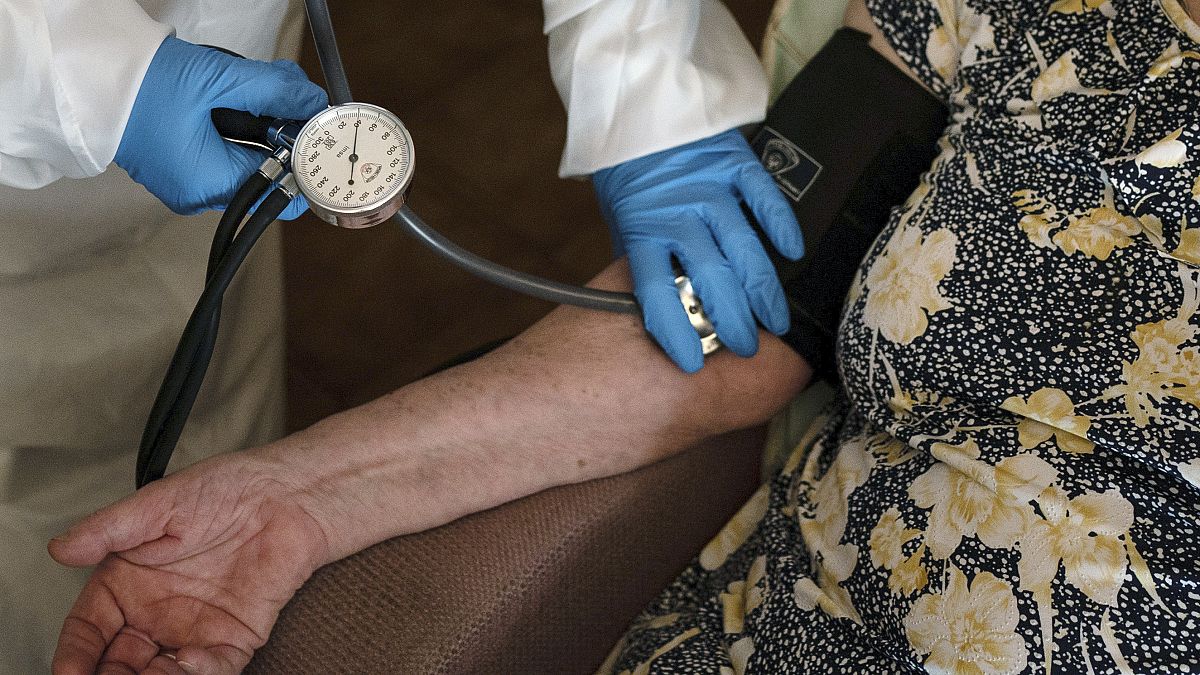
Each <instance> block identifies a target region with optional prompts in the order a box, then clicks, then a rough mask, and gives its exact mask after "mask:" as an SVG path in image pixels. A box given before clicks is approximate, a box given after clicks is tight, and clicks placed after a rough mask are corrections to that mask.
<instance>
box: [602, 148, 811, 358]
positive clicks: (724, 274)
mask: <svg viewBox="0 0 1200 675" xmlns="http://www.w3.org/2000/svg"><path fill="white" fill-rule="evenodd" d="M592 179H593V182H594V183H595V186H596V194H597V196H598V197H599V199H600V205H601V208H602V209H603V210H604V216H605V218H606V219H607V220H608V222H609V224H610V225H611V226H612V227H613V228H614V229H615V230H616V232H617V235H618V238H619V241H618V242H617V244H618V254H620V253H621V247H623V248H624V251H625V252H627V253H628V255H629V266H630V269H631V271H632V274H633V286H634V294H635V295H636V296H637V299H638V302H639V303H640V304H641V306H642V311H643V315H644V320H645V324H646V330H648V331H649V332H650V334H651V335H653V336H654V339H655V340H657V341H658V344H660V345H662V347H663V349H664V350H666V352H667V355H668V356H670V357H671V359H672V360H673V361H675V363H677V364H678V365H679V367H681V368H683V369H684V370H685V371H687V372H689V373H692V372H696V371H697V370H700V368H701V367H702V366H703V365H704V355H703V352H702V351H701V347H700V338H699V337H698V336H697V334H696V331H695V329H693V328H692V324H691V322H689V321H688V317H687V312H686V310H685V309H684V307H683V303H681V302H680V300H679V292H678V291H677V290H676V288H675V273H674V272H673V271H672V266H671V258H672V256H674V257H675V258H677V259H678V260H679V262H680V263H681V264H682V266H683V269H684V272H685V273H686V274H687V275H688V276H689V277H691V279H692V286H693V287H694V288H695V290H696V293H697V295H698V296H699V297H700V302H701V303H702V304H703V305H704V311H705V313H706V314H707V315H708V317H709V318H710V319H711V320H712V322H713V326H714V328H716V331H717V336H718V337H719V338H720V339H721V342H722V343H723V344H724V345H725V346H727V347H728V348H729V349H730V350H731V351H733V352H734V353H735V354H738V355H739V356H753V355H754V353H755V352H757V351H758V328H757V326H756V324H755V321H754V317H758V320H759V321H760V322H762V325H763V326H765V327H766V328H767V330H769V331H771V332H772V333H775V334H777V335H782V334H783V333H786V332H787V331H788V328H789V323H790V313H789V311H788V306H787V301H786V300H785V299H784V295H783V288H782V287H781V286H780V284H779V276H778V275H777V274H776V273H775V268H774V267H773V266H772V265H771V261H770V259H769V258H768V257H767V253H766V250H764V249H763V247H762V244H761V242H760V241H759V239H758V236H757V235H755V233H754V230H753V229H751V227H750V223H749V222H747V220H746V217H745V215H744V214H743V212H742V210H741V207H740V202H741V201H745V202H746V204H748V205H749V206H750V210H751V212H752V213H753V214H754V217H755V218H756V219H757V220H758V222H759V224H760V225H761V227H762V228H763V230H764V231H765V232H766V233H767V235H768V237H770V239H771V243H773V244H774V245H775V248H776V249H777V250H778V251H779V252H780V253H781V254H783V255H784V256H786V257H787V258H790V259H792V260H796V259H798V258H800V256H802V255H804V239H803V236H802V235H801V234H800V225H799V223H797V222H796V216H795V214H794V213H793V212H792V209H791V207H790V206H789V205H788V203H787V199H786V198H785V197H784V196H783V193H781V192H780V191H779V188H777V187H776V186H775V181H774V180H773V179H772V178H771V176H770V174H768V173H767V171H766V170H765V169H764V168H763V167H762V165H761V164H760V163H759V162H758V157H757V156H755V153H754V151H753V150H752V149H751V148H750V145H749V144H748V143H747V142H746V139H745V138H743V137H742V135H741V134H740V133H738V132H737V130H730V131H727V132H725V133H722V134H717V135H716V136H712V137H710V138H706V139H703V140H699V141H695V142H693V143H689V144H687V145H682V146H679V147H677V148H672V149H670V150H664V151H662V152H658V153H655V154H652V155H647V156H645V157H639V158H637V159H634V160H631V161H628V162H625V163H623V164H618V165H617V166H615V167H612V168H610V169H602V170H600V171H597V172H596V173H595V175H594V176H593V177H592Z"/></svg>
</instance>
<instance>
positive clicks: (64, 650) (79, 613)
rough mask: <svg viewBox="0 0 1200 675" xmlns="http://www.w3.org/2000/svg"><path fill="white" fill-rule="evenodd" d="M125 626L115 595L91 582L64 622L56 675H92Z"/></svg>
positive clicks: (55, 667) (56, 659)
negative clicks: (106, 650)
mask: <svg viewBox="0 0 1200 675" xmlns="http://www.w3.org/2000/svg"><path fill="white" fill-rule="evenodd" d="M124 625H125V617H124V616H123V615H122V614H121V609H120V608H119V607H118V606H117V601H116V599H115V598H113V596H112V593H111V592H110V591H109V590H108V588H107V587H105V586H103V585H101V584H98V583H96V582H95V581H94V580H93V581H89V582H88V584H87V585H86V586H84V588H83V591H82V592H81V593H80V594H79V599H77V600H76V601H75V606H74V607H72V608H71V612H70V614H68V615H67V618H66V620H64V621H63V627H62V631H61V632H60V633H59V636H58V646H57V648H55V650H54V661H53V662H52V664H51V670H52V672H53V673H54V675H92V673H93V672H95V670H96V666H97V664H98V663H99V662H100V657H101V656H102V655H103V654H104V650H105V649H107V648H108V645H109V643H110V642H112V640H113V638H114V637H116V635H117V631H119V630H120V629H121V628H122V627H123V626H124Z"/></svg>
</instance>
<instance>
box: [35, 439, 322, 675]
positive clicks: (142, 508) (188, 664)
mask: <svg viewBox="0 0 1200 675" xmlns="http://www.w3.org/2000/svg"><path fill="white" fill-rule="evenodd" d="M283 475H284V469H283V468H282V467H280V466H278V465H273V464H271V463H268V462H267V461H265V460H263V459H261V458H256V457H254V456H252V455H248V454H247V453H237V454H230V455H223V456H218V457H215V458H213V459H210V460H208V461H205V462H201V463H200V464H197V465H196V466H193V467H191V468H189V469H187V470H185V471H183V472H180V473H178V474H174V475H171V476H168V477H167V478H165V479H163V480H161V481H158V482H156V483H153V484H151V485H149V486H147V487H145V488H143V489H142V490H140V491H138V492H137V493H135V494H134V495H131V496H130V497H128V498H126V499H124V500H122V501H120V502H117V503H116V504H113V505H112V506H109V507H107V508H104V509H102V510H100V511H98V512H96V513H95V514H93V515H91V516H89V517H87V518H85V519H84V520H82V521H80V522H79V523H78V524H76V525H75V526H74V527H72V528H71V529H70V530H68V531H67V532H66V533H65V534H63V535H60V537H57V538H55V539H54V540H52V541H51V542H50V554H51V556H53V558H54V559H55V560H57V561H58V562H60V563H62V564H64V565H70V566H86V565H95V564H97V563H99V567H97V568H96V569H95V571H94V572H93V573H92V576H91V578H90V579H89V580H88V582H87V585H86V586H85V587H84V589H83V591H82V592H81V593H80V596H79V599H78V600H77V601H76V603H75V606H74V608H72V610H71V612H70V614H69V615H68V617H67V619H66V621H65V622H64V624H63V628H62V633H61V635H60V636H59V642H58V649H57V651H56V653H55V655H54V662H53V672H54V673H55V675H84V674H87V675H90V674H91V673H93V672H100V673H129V672H134V673H154V674H156V675H162V674H165V673H171V674H181V673H187V674H189V675H190V674H192V673H204V674H205V675H226V674H228V675H233V674H235V673H239V672H241V670H242V668H244V667H245V666H246V664H247V663H248V662H249V661H250V657H251V656H252V655H253V653H254V650H255V649H257V648H258V647H261V646H262V645H263V644H264V643H265V642H266V640H267V636H268V634H269V633H270V631H271V627H272V626H273V625H274V623H275V620H276V618H277V616H278V614H279V610H280V609H281V608H282V607H283V605H284V604H285V603H286V602H287V601H288V599H290V598H291V597H292V595H293V594H294V593H295V591H296V589H298V588H299V587H300V585H301V584H302V583H304V581H305V580H306V579H307V578H308V577H309V576H310V575H311V574H312V572H313V571H314V570H315V569H316V568H317V567H318V566H320V565H321V564H323V563H324V562H326V557H327V550H328V546H327V544H326V542H325V539H324V534H323V532H322V530H321V528H320V526H319V525H318V524H317V523H316V521H314V519H313V518H312V517H311V516H310V515H309V513H308V512H307V511H305V509H304V508H303V507H302V506H301V505H300V504H301V502H300V501H299V495H298V494H297V490H296V489H295V488H293V487H291V486H289V484H287V483H285V482H284V481H283V480H281V476H283ZM168 654H170V655H171V656H168ZM172 656H173V658H172Z"/></svg>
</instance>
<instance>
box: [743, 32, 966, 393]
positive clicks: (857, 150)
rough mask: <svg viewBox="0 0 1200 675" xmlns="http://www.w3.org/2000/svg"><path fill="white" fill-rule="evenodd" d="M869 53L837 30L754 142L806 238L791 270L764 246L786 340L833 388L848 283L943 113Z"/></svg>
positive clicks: (939, 128) (900, 198)
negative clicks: (778, 286)
mask: <svg viewBox="0 0 1200 675" xmlns="http://www.w3.org/2000/svg"><path fill="white" fill-rule="evenodd" d="M868 42H869V38H868V36H867V35H866V34H865V33H861V32H859V31H856V30H853V29H849V28H843V29H842V30H839V31H838V32H837V33H836V34H835V35H834V36H833V38H832V39H830V41H829V42H828V43H827V44H826V45H825V47H824V48H822V49H821V51H820V52H819V53H818V54H817V55H816V56H815V57H813V59H812V61H810V62H809V64H808V65H807V66H806V67H805V68H804V70H802V71H801V72H800V74H798V75H797V76H796V78H795V79H794V80H792V82H791V84H789V85H788V87H787V89H786V90H784V92H783V93H782V94H781V95H780V96H779V98H778V100H777V101H776V102H775V105H773V106H772V107H771V109H770V110H769V111H768V112H767V119H766V121H765V122H764V123H763V125H762V127H760V128H759V130H758V131H757V133H756V134H755V135H754V136H753V140H752V145H753V146H754V148H755V150H756V151H758V153H759V157H760V158H761V160H762V163H763V165H764V166H765V167H766V168H767V170H768V171H770V172H771V175H772V176H774V178H775V182H776V183H777V184H778V185H779V188H780V189H781V190H783V192H784V194H785V195H786V196H787V197H788V199H789V201H790V202H791V205H792V208H793V210H794V211H795V212H796V218H797V219H798V220H799V221H800V227H801V229H802V230H803V232H804V242H805V249H806V253H805V255H804V257H803V258H802V259H800V260H799V261H796V262H792V261H789V260H787V259H785V258H783V257H782V256H780V255H778V253H777V252H776V251H775V250H774V248H773V247H772V246H771V245H770V244H769V243H765V248H766V249H767V251H768V253H769V255H771V258H772V262H773V263H774V264H775V269H776V271H777V272H778V273H779V279H780V281H781V282H782V284H783V290H784V293H785V295H786V296H787V299H788V305H789V306H790V309H791V318H792V326H791V330H790V331H789V332H788V333H787V334H786V335H784V336H783V340H784V342H786V343H787V344H788V345H790V346H791V347H792V348H793V349H795V350H796V351H797V352H798V353H799V354H800V355H801V356H802V357H804V359H805V360H806V361H808V363H809V365H811V366H812V368H813V370H814V371H816V373H817V374H818V375H819V376H822V377H825V378H828V379H833V378H835V377H836V368H835V366H834V341H835V335H836V333H837V327H838V322H839V320H840V317H841V311H842V304H843V301H844V299H845V297H846V292H847V290H848V289H849V287H850V283H851V281H852V280H853V278H854V275H855V273H856V272H857V271H858V268H859V265H860V264H861V262H862V259H863V257H864V256H865V255H866V253H867V250H868V249H869V248H870V246H871V244H872V243H873V242H874V240H875V238H876V237H877V236H878V235H879V232H880V231H881V230H882V229H883V227H884V225H885V224H886V223H887V221H888V217H889V215H890V213H891V210H892V208H893V207H894V206H896V205H898V204H901V203H903V202H904V201H905V200H907V198H908V197H909V195H910V194H912V192H913V190H914V189H915V188H916V187H917V184H918V182H919V180H920V176H921V174H922V173H924V172H925V171H927V170H928V169H929V166H930V164H931V163H932V162H933V159H934V157H935V156H936V155H937V153H938V149H937V141H938V139H939V138H940V137H941V135H942V133H943V132H944V131H945V129H946V122H947V114H948V110H947V108H946V106H945V104H944V103H943V102H942V101H940V100H939V99H938V98H936V97H935V96H934V95H933V94H931V93H929V92H928V91H926V90H925V89H924V88H922V87H921V86H920V85H919V84H917V83H916V82H914V81H913V80H912V79H911V78H909V77H908V76H907V75H905V74H904V73H903V72H902V71H901V70H900V69H899V68H897V67H896V66H895V65H893V64H892V63H890V62H889V61H888V60H887V59H886V58H884V57H883V56H882V55H880V54H879V53H878V52H876V51H875V50H874V49H872V48H871V46H870V45H869V43H868ZM758 234H759V236H760V237H761V238H762V239H763V241H764V242H767V239H766V235H765V234H763V232H762V231H761V230H759V232H758Z"/></svg>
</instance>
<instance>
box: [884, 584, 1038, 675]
mask: <svg viewBox="0 0 1200 675" xmlns="http://www.w3.org/2000/svg"><path fill="white" fill-rule="evenodd" d="M1019 618H1020V614H1019V613H1018V612H1017V600H1016V598H1015V597H1014V596H1013V591H1012V587H1011V586H1009V585H1008V584H1007V583H1005V582H1004V580H1002V579H999V578H997V577H996V576H995V575H993V574H992V573H990V572H981V573H979V574H977V575H975V579H974V580H973V581H971V582H970V583H968V582H967V577H966V575H964V574H963V573H962V572H961V571H959V570H958V569H957V568H951V569H950V580H949V582H948V583H947V585H946V590H945V591H944V592H942V593H930V594H929V595H924V596H921V597H920V598H919V599H917V601H916V602H915V603H914V604H913V607H912V611H910V612H909V614H908V616H907V617H905V619H904V631H905V633H906V634H907V635H908V640H909V642H911V643H912V646H913V648H914V649H915V650H916V651H917V653H918V654H928V655H929V656H928V658H926V659H925V663H924V666H925V669H926V670H928V671H929V672H933V673H962V674H963V675H966V674H968V673H978V674H979V675H1015V674H1016V673H1020V672H1022V671H1023V670H1025V666H1026V663H1027V659H1028V650H1027V648H1026V646H1025V642H1024V640H1022V639H1021V636H1020V635H1018V634H1017V623H1018V620H1019Z"/></svg>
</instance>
